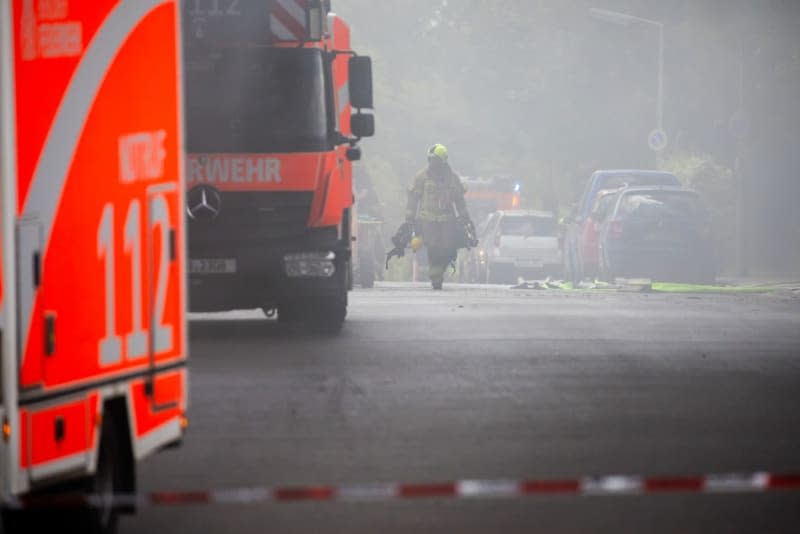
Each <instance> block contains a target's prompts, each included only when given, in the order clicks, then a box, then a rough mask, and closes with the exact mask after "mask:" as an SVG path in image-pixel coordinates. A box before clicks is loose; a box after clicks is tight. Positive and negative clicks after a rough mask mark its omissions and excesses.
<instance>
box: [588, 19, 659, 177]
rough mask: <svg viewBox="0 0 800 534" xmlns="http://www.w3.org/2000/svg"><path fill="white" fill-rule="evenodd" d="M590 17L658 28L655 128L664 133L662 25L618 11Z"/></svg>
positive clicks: (655, 21) (622, 24)
mask: <svg viewBox="0 0 800 534" xmlns="http://www.w3.org/2000/svg"><path fill="white" fill-rule="evenodd" d="M589 12H590V13H591V15H592V16H593V17H594V18H596V19H599V20H602V21H605V22H610V23H612V24H618V25H620V26H630V25H631V24H648V25H650V26H655V27H656V28H658V92H657V96H656V128H657V129H658V131H659V132H663V131H664V24H663V23H662V22H658V21H657V20H650V19H645V18H642V17H636V16H634V15H629V14H627V13H620V12H618V11H609V10H608V9H599V8H592V9H590V10H589ZM655 152H656V162H658V161H659V159H660V158H659V155H660V150H656V151H655Z"/></svg>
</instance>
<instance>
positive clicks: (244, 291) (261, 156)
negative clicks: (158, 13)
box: [182, 0, 374, 332]
mask: <svg viewBox="0 0 800 534" xmlns="http://www.w3.org/2000/svg"><path fill="white" fill-rule="evenodd" d="M182 15H183V21H184V24H183V26H184V28H185V29H184V63H185V69H184V71H185V76H186V84H185V88H186V139H187V152H188V155H187V197H186V198H187V200H186V203H187V214H188V219H189V223H188V224H189V232H188V234H189V271H190V275H189V281H190V283H189V293H190V308H191V309H192V310H193V311H221V310H232V309H248V308H262V309H263V310H264V311H265V313H267V314H268V315H270V314H272V313H273V312H274V311H275V310H277V313H278V319H279V320H281V321H286V322H304V323H306V324H307V325H310V326H311V327H312V328H315V329H319V330H322V331H333V332H335V331H338V330H339V329H340V328H341V326H342V323H343V321H344V318H345V315H346V311H347V292H348V290H349V289H350V288H351V287H352V258H351V256H352V252H351V242H352V236H353V232H352V206H353V185H352V161H354V160H357V159H359V157H360V149H359V148H358V146H357V143H358V141H359V140H360V138H362V137H366V136H370V135H372V134H373V131H374V120H373V116H372V115H371V114H366V113H362V112H361V110H362V109H369V108H372V78H371V76H372V74H371V63H370V59H369V58H368V57H365V56H358V55H356V53H355V52H354V51H353V50H352V49H351V47H350V30H349V28H348V26H347V25H346V24H345V22H344V21H343V20H342V18H340V17H339V16H337V15H336V14H334V13H333V12H331V6H330V2H328V1H319V0H237V1H234V0H192V1H186V2H184V4H183V8H182ZM354 108H355V109H357V110H358V112H357V113H353V112H352V110H353V109H354Z"/></svg>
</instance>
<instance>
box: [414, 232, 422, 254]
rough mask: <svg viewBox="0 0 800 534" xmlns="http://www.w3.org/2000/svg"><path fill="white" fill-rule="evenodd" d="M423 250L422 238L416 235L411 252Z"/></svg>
mask: <svg viewBox="0 0 800 534" xmlns="http://www.w3.org/2000/svg"><path fill="white" fill-rule="evenodd" d="M421 248H422V238H421V237H420V236H418V235H415V236H414V237H412V238H411V250H413V251H414V252H416V251H418V250H419V249H421Z"/></svg>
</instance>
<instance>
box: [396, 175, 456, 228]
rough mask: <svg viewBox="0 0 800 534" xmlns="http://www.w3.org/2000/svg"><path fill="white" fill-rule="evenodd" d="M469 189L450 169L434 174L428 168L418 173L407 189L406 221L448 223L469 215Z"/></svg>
mask: <svg viewBox="0 0 800 534" xmlns="http://www.w3.org/2000/svg"><path fill="white" fill-rule="evenodd" d="M465 191H466V189H465V188H464V185H463V184H462V183H461V180H460V179H459V178H458V176H457V175H456V173H454V172H453V170H452V169H451V168H450V167H449V166H445V167H443V168H442V169H441V171H440V172H436V173H434V172H433V171H431V169H430V168H425V169H423V170H421V171H420V172H418V173H417V175H416V176H415V177H414V181H413V182H412V183H411V186H410V187H409V188H408V205H407V208H406V220H409V221H419V222H448V221H454V220H455V219H456V217H457V216H462V217H466V216H467V206H466V204H465V202H464V193H465Z"/></svg>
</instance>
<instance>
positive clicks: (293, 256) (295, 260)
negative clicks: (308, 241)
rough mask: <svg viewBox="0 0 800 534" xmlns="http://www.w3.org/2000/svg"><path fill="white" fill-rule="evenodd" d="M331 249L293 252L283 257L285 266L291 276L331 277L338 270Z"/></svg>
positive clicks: (334, 255) (287, 273)
mask: <svg viewBox="0 0 800 534" xmlns="http://www.w3.org/2000/svg"><path fill="white" fill-rule="evenodd" d="M335 259H336V254H335V253H334V252H331V251H320V252H292V253H289V254H286V255H285V256H284V257H283V268H284V271H285V272H286V276H288V277H290V278H330V277H331V276H333V273H335V272H336V265H334V263H333V261H334V260H335Z"/></svg>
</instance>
